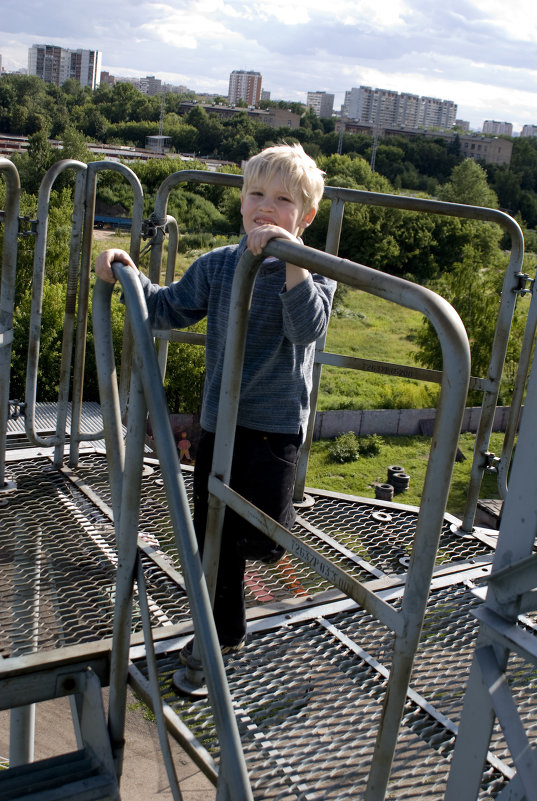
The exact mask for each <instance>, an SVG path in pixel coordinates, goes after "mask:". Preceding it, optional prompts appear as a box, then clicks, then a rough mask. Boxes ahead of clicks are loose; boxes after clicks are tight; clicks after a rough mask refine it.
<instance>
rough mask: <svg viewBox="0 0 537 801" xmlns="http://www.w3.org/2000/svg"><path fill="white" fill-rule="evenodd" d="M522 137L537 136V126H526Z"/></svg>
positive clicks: (521, 133) (522, 131)
mask: <svg viewBox="0 0 537 801" xmlns="http://www.w3.org/2000/svg"><path fill="white" fill-rule="evenodd" d="M520 136H537V125H524V127H523V128H522V130H521V132H520Z"/></svg>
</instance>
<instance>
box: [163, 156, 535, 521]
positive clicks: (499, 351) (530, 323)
mask: <svg viewBox="0 0 537 801" xmlns="http://www.w3.org/2000/svg"><path fill="white" fill-rule="evenodd" d="M187 182H203V183H211V184H220V185H226V186H234V187H241V186H242V176H240V175H226V174H225V173H207V172H205V171H202V170H181V171H178V172H176V173H173V174H172V175H169V176H168V177H167V178H166V179H165V180H164V181H163V182H162V184H161V185H160V187H159V189H158V191H157V193H156V196H155V210H154V213H153V217H152V219H153V221H154V223H155V225H156V226H157V233H156V235H155V237H154V239H153V241H152V248H151V259H150V266H149V278H150V280H151V281H153V283H159V281H160V265H161V260H162V245H163V241H164V223H165V221H166V220H167V219H168V217H167V204H168V198H169V194H170V192H171V190H172V189H173V188H175V187H177V186H179V185H181V184H183V183H187ZM324 198H326V199H328V200H330V203H331V207H330V218H329V223H328V230H327V237H326V245H325V251H326V252H327V253H330V254H332V255H336V254H337V252H338V249H339V240H340V235H341V227H342V223H343V215H344V211H345V205H346V204H347V203H360V204H363V205H369V206H379V207H385V208H396V209H400V210H406V211H414V212H422V213H428V214H435V215H446V216H451V217H459V218H461V219H469V220H479V221H482V222H483V223H494V224H496V225H499V226H500V227H501V228H502V229H503V230H504V231H505V232H506V233H507V234H508V235H509V237H510V239H511V252H510V257H509V264H508V267H507V270H506V272H505V276H504V281H503V287H502V293H501V301H500V306H499V311H498V319H497V326H496V332H495V337H494V342H493V346H492V350H491V356H490V361H489V367H488V373H487V377H486V378H478V377H472V378H471V381H470V388H471V389H474V390H479V391H481V392H482V393H483V404H482V410H481V416H480V423H479V427H478V431H477V435H476V444H475V449H474V461H473V464H472V470H471V477H470V486H469V489H468V494H467V500H466V508H465V511H464V515H463V521H462V525H461V530H462V532H463V533H464V532H470V531H471V530H472V528H473V525H474V518H475V512H476V507H477V501H478V498H479V490H480V487H481V482H482V479H483V475H484V472H485V469H486V468H487V462H486V457H485V454H486V453H487V451H488V444H489V441H490V435H491V432H492V426H493V422H494V412H495V409H496V405H497V401H498V395H499V391H500V382H501V376H502V368H503V364H504V361H505V355H506V352H507V344H508V340H509V334H510V329H511V323H512V319H513V314H514V310H515V304H516V299H517V297H518V294H519V287H520V282H521V278H523V273H522V267H523V258H524V239H523V235H522V231H521V229H520V226H519V225H518V223H517V222H516V220H514V219H513V218H512V217H510V216H509V215H508V214H505V213H504V212H502V211H498V210H496V209H489V208H483V207H480V206H468V205H465V204H459V203H448V202H445V201H439V200H428V199H424V198H414V197H407V196H404V195H388V194H381V193H376V192H367V191H362V190H354V189H341V188H338V187H331V186H327V187H325V191H324ZM536 330H537V301H536V300H535V299H534V294H532V302H531V307H530V312H529V313H528V319H527V323H526V328H525V332H524V337H523V341H522V345H521V352H520V359H519V364H518V369H517V374H516V377H515V383H514V390H513V399H512V403H511V408H510V414H509V419H508V425H507V434H506V438H505V443H504V447H503V450H502V455H501V457H500V460H499V466H498V468H497V470H498V483H499V489H500V493H501V494H502V496H505V494H506V492H507V479H506V476H507V472H508V469H509V464H510V462H511V457H512V452H513V447H514V438H515V434H516V429H517V425H518V419H519V416H520V409H521V405H522V400H523V395H524V387H525V384H526V379H527V375H528V371H529V365H530V360H531V353H532V349H533V343H534V341H535V333H536ZM158 333H159V335H161V336H162V335H164V334H163V332H158ZM183 336H184V337H185V338H184V339H183ZM198 336H199V335H198ZM189 338H190V341H192V335H181V334H180V333H179V332H176V331H174V332H173V339H174V341H178V342H181V341H184V342H186V341H189ZM324 347H325V338H323V339H322V340H319V342H318V343H317V347H316V356H315V365H314V375H313V388H312V393H311V403H310V407H311V411H310V419H309V423H308V427H307V431H306V437H305V442H304V445H303V446H302V449H301V454H300V458H299V463H298V468H297V478H296V484H295V496H294V497H295V501H297V502H299V501H301V500H302V498H303V494H304V487H305V484H306V472H307V466H308V460H309V453H310V449H311V444H312V441H313V432H314V427H315V412H316V405H317V398H318V393H319V386H320V381H321V369H322V365H323V364H328V365H332V366H339V367H347V368H348V367H352V368H354V369H360V370H365V371H374V372H377V373H383V374H385V375H400V373H401V369H402V368H404V372H405V375H406V376H407V377H409V378H414V379H417V380H422V381H432V382H436V383H440V382H441V380H442V376H441V373H440V372H439V371H434V370H426V369H423V368H419V367H414V366H409V365H399V364H388V363H385V362H378V361H373V360H367V359H360V358H356V357H349V356H341V355H337V354H333V353H327V352H325V351H324Z"/></svg>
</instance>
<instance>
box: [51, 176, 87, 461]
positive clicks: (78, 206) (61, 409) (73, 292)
mask: <svg viewBox="0 0 537 801" xmlns="http://www.w3.org/2000/svg"><path fill="white" fill-rule="evenodd" d="M85 185H86V171H85V170H84V171H82V170H81V171H80V172H78V173H77V176H76V183H75V193H74V203H73V217H72V221H73V227H72V231H71V244H70V248H69V267H68V271H67V294H66V298H65V314H64V318H63V336H62V355H61V365H60V381H59V388H58V410H57V414H56V434H57V442H56V447H55V449H54V466H55V467H61V466H62V465H63V457H64V450H65V439H66V425H67V405H68V402H69V390H70V386H71V360H72V355H73V340H74V332H75V310H76V296H77V290H78V264H79V260H80V242H81V238H82V224H83V211H84V190H85ZM74 430H75V429H74V426H73V420H72V414H71V435H73V433H74Z"/></svg>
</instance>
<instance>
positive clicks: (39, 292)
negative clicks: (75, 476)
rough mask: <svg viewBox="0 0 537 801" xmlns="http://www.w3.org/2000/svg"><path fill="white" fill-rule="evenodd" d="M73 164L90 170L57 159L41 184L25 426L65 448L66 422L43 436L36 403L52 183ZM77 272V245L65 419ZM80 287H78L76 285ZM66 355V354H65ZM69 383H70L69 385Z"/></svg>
mask: <svg viewBox="0 0 537 801" xmlns="http://www.w3.org/2000/svg"><path fill="white" fill-rule="evenodd" d="M68 168H72V169H74V170H76V171H77V172H78V171H80V170H86V165H85V164H84V163H83V162H81V161H75V160H74V159H64V160H62V161H58V162H56V164H53V165H52V167H51V168H50V169H49V170H48V171H47V173H46V174H45V176H44V178H43V180H42V181H41V186H40V187H39V197H38V205H37V219H38V226H37V236H36V241H35V249H34V267H33V277H32V305H31V317H30V331H29V337H28V360H27V363H26V395H25V402H26V408H25V418H24V421H25V429H26V436H27V437H28V439H29V440H30V442H32V443H33V444H35V445H42V446H44V447H48V446H51V445H57V444H58V445H60V444H61V447H62V448H63V445H64V443H65V436H66V435H65V425H63V426H62V427H61V428H60V427H59V426H58V428H57V430H56V433H55V434H54V435H53V436H51V437H41V436H40V435H39V434H38V433H37V430H36V426H35V406H36V397H37V372H38V362H39V347H40V341H41V314H42V308H43V287H44V279H45V259H46V247H47V233H48V210H49V203H50V193H51V191H52V186H53V184H54V181H55V180H56V178H58V176H59V175H60V174H61V173H62V172H64V170H66V169H68ZM79 187H80V183H79V182H78V181H77V190H78V189H79ZM77 197H78V198H79V197H80V194H79V191H77ZM80 213H81V209H80V207H79V208H78V210H77V209H76V208H75V214H74V217H73V231H74V238H75V239H76V237H77V236H79V235H80V232H81V217H80ZM77 274H78V253H76V252H75V250H74V248H71V253H70V259H69V276H68V291H69V295H68V298H69V301H70V302H71V308H70V307H69V306H68V307H67V308H66V316H67V317H69V318H70V319H71V322H70V323H68V324H67V325H66V327H65V330H64V336H63V340H62V374H61V377H60V387H59V398H60V403H59V417H60V419H62V418H63V419H64V420H65V418H66V416H67V412H66V410H64V409H63V408H60V407H63V405H64V404H66V403H67V400H66V399H67V397H68V395H69V380H70V376H69V372H70V371H69V369H65V366H66V362H67V361H69V363H70V349H71V348H72V342H73V336H72V330H73V321H74V308H73V307H72V302H73V298H72V295H71V294H70V289H71V287H72V285H73V283H74V285H75V287H76V284H77V283H78V281H77ZM75 291H76V289H75ZM64 357H65V358H64ZM66 385H67V386H66Z"/></svg>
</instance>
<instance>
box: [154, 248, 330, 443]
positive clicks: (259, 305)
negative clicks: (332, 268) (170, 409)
mask: <svg viewBox="0 0 537 801" xmlns="http://www.w3.org/2000/svg"><path fill="white" fill-rule="evenodd" d="M245 249H246V237H244V238H243V239H242V240H241V242H240V243H239V244H238V245H231V246H228V247H223V248H217V249H216V250H213V251H211V252H210V253H206V254H205V255H203V256H201V257H200V258H199V259H197V260H196V261H195V262H193V263H192V264H191V266H190V267H189V268H188V270H187V271H186V272H185V274H184V275H183V277H182V278H181V279H180V280H179V281H177V282H175V283H173V284H171V285H170V286H169V287H161V286H158V285H157V284H152V283H151V282H150V281H149V279H148V278H147V277H146V276H144V275H142V274H140V281H141V282H142V288H143V292H144V295H145V298H146V302H147V308H148V312H149V319H150V321H151V324H152V326H153V328H154V329H168V328H185V327H187V326H189V325H192V324H193V323H196V322H197V321H198V320H201V319H202V318H203V317H205V316H207V344H206V350H205V362H206V378H205V384H204V392H203V403H202V412H201V425H202V426H203V428H205V429H206V430H207V431H213V432H214V431H215V430H216V414H217V410H218V400H219V393H220V383H221V379H222V365H223V360H224V348H225V344H226V333H227V323H228V313H229V304H230V298H231V284H232V281H233V276H234V272H235V268H236V266H237V263H238V261H239V258H240V256H241V255H242V253H243V252H244V250H245ZM335 288H336V284H335V282H334V281H332V280H330V279H328V278H325V277H323V276H321V275H316V274H313V275H311V274H308V278H307V279H306V280H305V281H302V282H301V283H300V284H298V285H297V286H295V287H293V288H292V289H290V290H289V291H286V289H285V263H284V262H282V261H279V260H277V259H267V260H266V261H265V262H263V264H262V265H261V267H260V269H259V272H258V275H257V278H256V281H255V286H254V291H253V297H252V305H251V310H250V316H249V323H248V334H247V338H246V352H245V357H244V368H243V375H242V383H241V394H240V401H239V410H238V419H237V423H238V425H241V426H246V427H247V428H254V429H257V430H261V431H270V432H280V433H288V434H297V433H298V432H299V430H300V428H301V427H302V431H305V428H306V423H307V419H308V414H309V395H310V391H311V382H312V368H313V357H314V352H315V341H316V340H317V339H318V338H319V337H320V336H321V335H322V334H324V333H325V331H326V328H327V325H328V320H329V316H330V308H331V304H332V298H333V295H334V291H335Z"/></svg>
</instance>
